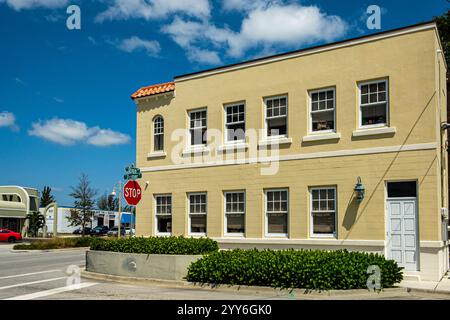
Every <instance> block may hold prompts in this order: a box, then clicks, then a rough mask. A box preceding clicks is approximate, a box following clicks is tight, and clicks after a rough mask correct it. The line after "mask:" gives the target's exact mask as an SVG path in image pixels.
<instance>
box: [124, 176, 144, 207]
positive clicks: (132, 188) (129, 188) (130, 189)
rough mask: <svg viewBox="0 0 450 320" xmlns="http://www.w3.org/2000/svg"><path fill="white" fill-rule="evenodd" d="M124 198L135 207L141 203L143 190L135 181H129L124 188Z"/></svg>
mask: <svg viewBox="0 0 450 320" xmlns="http://www.w3.org/2000/svg"><path fill="white" fill-rule="evenodd" d="M123 197H124V198H125V200H126V201H127V203H128V204H129V205H130V206H135V205H137V204H138V203H139V201H141V197H142V189H141V186H140V185H139V183H137V181H135V180H128V182H127V183H126V184H125V185H124V186H123Z"/></svg>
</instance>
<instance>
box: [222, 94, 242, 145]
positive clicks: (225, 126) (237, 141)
mask: <svg viewBox="0 0 450 320" xmlns="http://www.w3.org/2000/svg"><path fill="white" fill-rule="evenodd" d="M241 105H243V106H244V121H238V122H232V123H231V124H239V123H244V127H245V130H244V134H245V131H246V130H247V126H246V125H247V123H246V122H247V117H246V110H247V106H246V104H245V101H239V102H233V103H227V104H225V105H224V115H225V116H224V126H223V127H224V138H223V141H224V142H225V143H226V144H233V143H242V142H245V136H244V139H240V140H228V124H229V123H228V122H227V110H228V108H230V107H231V108H232V107H234V106H241Z"/></svg>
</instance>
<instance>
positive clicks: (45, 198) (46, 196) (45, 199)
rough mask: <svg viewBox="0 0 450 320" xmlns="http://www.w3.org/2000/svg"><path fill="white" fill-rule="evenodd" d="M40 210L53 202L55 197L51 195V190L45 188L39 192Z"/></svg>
mask: <svg viewBox="0 0 450 320" xmlns="http://www.w3.org/2000/svg"><path fill="white" fill-rule="evenodd" d="M40 202H41V208H45V207H46V206H47V205H49V204H50V203H52V202H55V197H54V196H53V195H52V188H50V187H48V186H45V187H44V189H43V190H42V192H41V201H40Z"/></svg>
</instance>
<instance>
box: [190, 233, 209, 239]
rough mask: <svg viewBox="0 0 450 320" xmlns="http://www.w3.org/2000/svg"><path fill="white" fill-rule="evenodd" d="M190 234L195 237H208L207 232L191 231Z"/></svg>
mask: <svg viewBox="0 0 450 320" xmlns="http://www.w3.org/2000/svg"><path fill="white" fill-rule="evenodd" d="M189 236H190V237H194V238H201V237H206V233H189Z"/></svg>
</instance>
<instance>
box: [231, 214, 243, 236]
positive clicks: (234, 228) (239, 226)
mask: <svg viewBox="0 0 450 320" xmlns="http://www.w3.org/2000/svg"><path fill="white" fill-rule="evenodd" d="M227 232H228V233H244V232H245V216H244V215H243V214H228V215H227Z"/></svg>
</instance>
